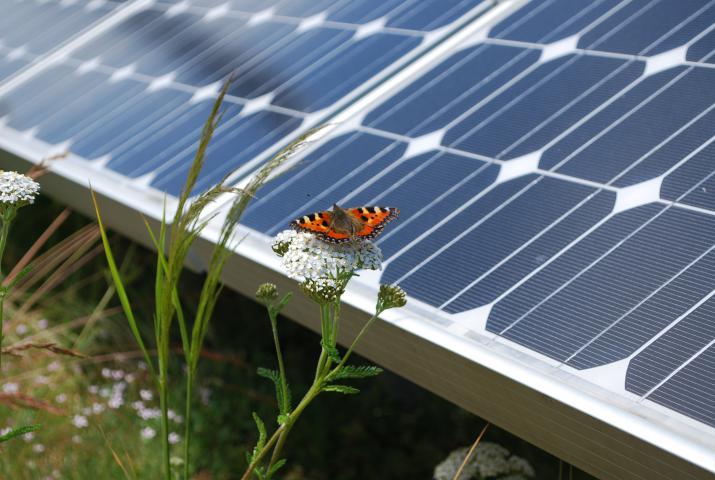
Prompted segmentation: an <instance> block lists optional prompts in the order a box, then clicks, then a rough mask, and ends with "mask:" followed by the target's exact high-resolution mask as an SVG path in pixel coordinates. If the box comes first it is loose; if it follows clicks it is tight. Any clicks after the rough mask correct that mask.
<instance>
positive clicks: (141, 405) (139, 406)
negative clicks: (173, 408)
mask: <svg viewBox="0 0 715 480" xmlns="http://www.w3.org/2000/svg"><path fill="white" fill-rule="evenodd" d="M131 407H132V408H133V409H134V410H143V409H144V402H142V401H140V400H136V401H134V402H132V404H131ZM169 418H171V417H169Z"/></svg>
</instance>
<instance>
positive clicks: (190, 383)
mask: <svg viewBox="0 0 715 480" xmlns="http://www.w3.org/2000/svg"><path fill="white" fill-rule="evenodd" d="M193 387H194V373H193V371H192V368H191V366H189V370H188V372H187V373H186V410H185V411H184V422H185V423H184V479H185V480H189V475H190V473H191V469H190V468H189V458H190V457H189V447H190V444H191V430H190V429H191V399H192V390H193ZM167 413H168V412H167Z"/></svg>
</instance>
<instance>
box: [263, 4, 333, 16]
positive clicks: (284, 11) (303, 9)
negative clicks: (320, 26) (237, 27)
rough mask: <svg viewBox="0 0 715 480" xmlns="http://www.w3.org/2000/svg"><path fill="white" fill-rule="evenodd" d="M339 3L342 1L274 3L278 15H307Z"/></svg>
mask: <svg viewBox="0 0 715 480" xmlns="http://www.w3.org/2000/svg"><path fill="white" fill-rule="evenodd" d="M254 1H255V0H254ZM340 3H342V0H289V1H287V2H279V3H278V4H277V5H276V11H277V14H278V15H286V16H289V17H309V16H311V15H315V14H318V13H321V12H323V11H325V10H328V9H330V8H332V7H334V6H335V5H340ZM264 8H266V7H264Z"/></svg>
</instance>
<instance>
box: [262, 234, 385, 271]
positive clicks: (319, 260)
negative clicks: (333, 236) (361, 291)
mask: <svg viewBox="0 0 715 480" xmlns="http://www.w3.org/2000/svg"><path fill="white" fill-rule="evenodd" d="M273 245H274V250H275V251H276V252H280V253H282V257H283V267H284V268H285V270H286V273H287V274H288V276H289V277H290V278H293V279H295V280H298V281H304V280H312V281H315V282H318V283H325V284H327V285H332V282H333V280H334V279H335V278H336V277H337V276H338V274H339V273H342V272H352V271H355V270H361V269H367V270H380V269H381V268H382V252H381V251H380V249H379V248H378V247H377V246H376V245H375V244H374V243H372V242H371V241H369V240H356V241H354V242H347V243H340V244H331V243H326V242H324V241H322V240H320V239H318V238H317V237H316V236H315V235H313V234H312V233H308V232H296V231H293V230H285V231H283V232H281V233H279V234H278V235H277V236H276V238H275V241H274V244H273ZM280 253H279V254H280Z"/></svg>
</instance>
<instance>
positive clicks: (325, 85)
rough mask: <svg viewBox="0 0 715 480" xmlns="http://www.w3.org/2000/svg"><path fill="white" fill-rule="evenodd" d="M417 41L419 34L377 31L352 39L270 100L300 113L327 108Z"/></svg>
mask: <svg viewBox="0 0 715 480" xmlns="http://www.w3.org/2000/svg"><path fill="white" fill-rule="evenodd" d="M420 42H421V38H420V37H405V36H403V35H396V34H391V33H377V34H374V35H370V36H369V37H367V38H364V39H362V40H359V41H357V42H352V43H350V44H348V45H347V46H346V47H345V48H344V49H341V50H339V51H336V52H334V55H332V56H330V57H328V58H326V59H324V60H323V61H321V62H318V63H316V64H314V65H313V66H312V67H311V68H310V69H309V70H307V71H306V72H305V73H303V74H301V75H299V76H298V77H295V78H294V79H293V80H292V81H290V82H288V83H286V84H284V85H283V86H282V87H281V89H280V91H279V93H278V94H277V95H276V98H275V100H274V101H273V103H274V104H275V105H279V106H281V107H286V108H292V109H294V110H299V111H302V112H314V111H316V110H320V109H323V108H326V107H328V106H330V105H331V104H332V103H334V102H336V101H337V100H338V99H340V98H341V97H343V96H344V95H345V94H347V93H348V92H350V91H351V90H353V89H355V88H357V87H359V86H360V85H361V84H363V83H364V82H365V81H366V80H368V79H369V78H372V77H373V76H375V75H376V74H377V73H379V72H380V71H381V70H383V69H384V68H385V67H387V66H388V65H390V64H391V63H393V62H394V61H395V60H397V59H398V58H399V57H401V56H403V55H404V54H406V53H407V52H409V51H410V50H412V49H413V48H415V47H416V46H417V45H419V44H420Z"/></svg>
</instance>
